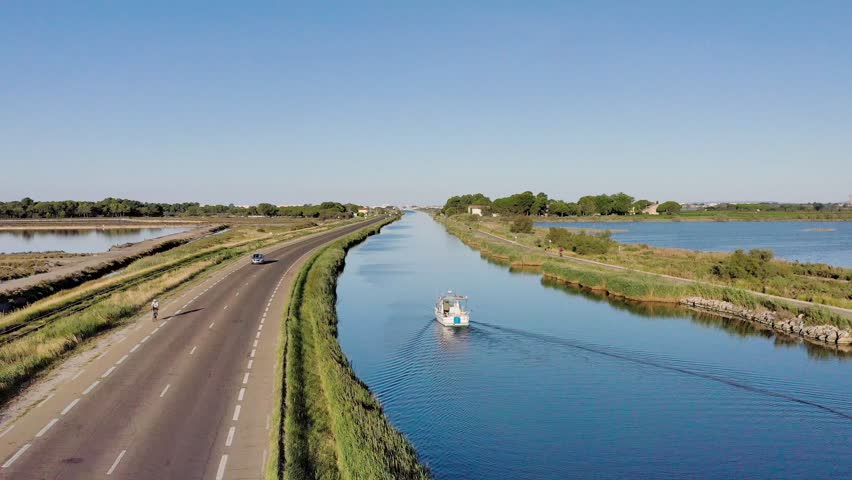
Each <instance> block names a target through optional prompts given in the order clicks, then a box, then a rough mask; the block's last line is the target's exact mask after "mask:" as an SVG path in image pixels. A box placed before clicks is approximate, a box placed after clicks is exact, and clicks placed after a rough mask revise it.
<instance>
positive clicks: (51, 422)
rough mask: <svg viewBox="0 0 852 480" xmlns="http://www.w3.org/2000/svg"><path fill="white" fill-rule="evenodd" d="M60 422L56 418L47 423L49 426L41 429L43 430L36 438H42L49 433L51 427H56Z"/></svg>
mask: <svg viewBox="0 0 852 480" xmlns="http://www.w3.org/2000/svg"><path fill="white" fill-rule="evenodd" d="M58 421H59V419H58V418H54V419H53V420H51V421H49V422H47V425H45V426H43V427H42V428H41V430H39V431H38V433H36V438H40V437H41V436H42V435H44V434H45V433H47V431H48V430H50V427H52V426H54V425H56V422H58Z"/></svg>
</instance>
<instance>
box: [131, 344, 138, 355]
mask: <svg viewBox="0 0 852 480" xmlns="http://www.w3.org/2000/svg"><path fill="white" fill-rule="evenodd" d="M140 346H141V344H139V343H137V344H136V345H133V348H131V349H130V353H133V352H135V351H136V349H138V348H139V347H140Z"/></svg>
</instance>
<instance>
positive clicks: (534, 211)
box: [530, 192, 547, 215]
mask: <svg viewBox="0 0 852 480" xmlns="http://www.w3.org/2000/svg"><path fill="white" fill-rule="evenodd" d="M545 213H547V194H546V193H544V192H539V194H538V195H536V196H535V201H534V202H533V204H532V207H531V208H530V215H544V214H545Z"/></svg>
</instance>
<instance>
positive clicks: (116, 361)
mask: <svg viewBox="0 0 852 480" xmlns="http://www.w3.org/2000/svg"><path fill="white" fill-rule="evenodd" d="M379 220H381V219H375V220H373V221H371V222H367V223H359V224H354V225H349V226H345V227H341V228H339V229H336V230H332V231H329V232H325V233H321V234H317V235H314V236H311V237H306V238H304V239H300V240H296V241H294V242H290V243H288V244H286V245H284V246H280V247H273V249H272V250H271V251H270V252H269V253H268V254H267V260H268V263H266V264H264V265H250V264H248V263H247V261H241V262H239V264H238V265H232V266H229V267H227V268H226V269H224V270H223V271H221V272H219V273H217V274H216V275H213V276H211V277H210V278H208V279H207V280H206V281H204V282H203V283H201V284H200V285H198V286H195V287H193V288H191V289H189V290H188V291H187V292H186V293H184V295H183V296H182V297H180V298H177V299H175V300H172V301H170V302H169V304H168V305H164V306H163V307H162V308H161V320H160V321H157V322H153V321H151V320H148V319H145V320H139V321H138V326H137V327H135V328H131V329H129V330H128V331H127V335H126V337H124V338H123V339H121V340H119V341H118V342H115V343H114V344H113V345H111V346H110V347H109V348H108V350H106V352H105V353H104V354H103V355H102V356H101V357H98V358H97V359H95V360H94V361H92V362H91V363H89V364H87V365H85V366H84V367H83V369H82V370H81V371H80V372H79V373H78V374H77V375H76V376H75V377H74V378H73V379H70V380H69V381H67V382H65V383H63V384H62V385H60V386H59V387H57V388H56V390H55V391H53V392H51V394H50V395H49V396H48V397H46V399H45V400H44V401H43V402H42V403H40V404H39V405H37V406H36V407H35V408H33V409H32V410H30V411H29V412H28V413H27V414H25V415H23V416H22V417H21V418H19V419H17V420H16V421H15V422H14V423H13V424H12V426H11V427H9V428H7V429H5V430H4V431H2V432H0V462H3V463H2V465H0V479H15V480H25V479H47V478H50V479H79V480H90V479H96V478H110V479H112V478H118V479H152V480H154V479H156V480H163V479H181V480H184V479H236V478H239V479H250V478H258V479H259V478H262V477H263V472H264V468H265V463H266V462H267V461H268V458H267V457H268V453H267V448H268V443H269V442H268V440H269V435H270V431H269V429H270V428H271V427H272V426H271V424H270V417H271V413H272V411H273V408H274V407H275V402H276V399H274V398H273V384H274V380H275V356H276V355H275V353H276V348H277V346H278V338H279V334H280V327H281V325H280V324H281V312H282V311H283V309H284V306H285V305H286V302H287V296H288V294H289V286H290V283H291V281H292V279H293V277H294V276H295V274H296V273H297V270H298V268H296V267H298V266H299V265H301V264H302V262H304V260H305V259H306V258H307V254H308V253H309V252H311V251H312V250H313V249H315V248H316V247H318V246H320V245H322V244H325V243H327V242H329V241H330V240H332V239H335V238H338V237H340V236H343V235H345V234H347V233H351V232H353V231H355V230H358V229H360V228H363V227H364V226H365V225H366V224H368V223H374V222H377V221H379Z"/></svg>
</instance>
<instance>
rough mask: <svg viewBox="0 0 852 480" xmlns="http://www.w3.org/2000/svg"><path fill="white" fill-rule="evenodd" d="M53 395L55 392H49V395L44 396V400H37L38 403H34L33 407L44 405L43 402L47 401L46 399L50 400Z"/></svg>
mask: <svg viewBox="0 0 852 480" xmlns="http://www.w3.org/2000/svg"><path fill="white" fill-rule="evenodd" d="M54 395H56V394H55V393H51V394H50V395H48V396H47V397H45V399H44V400H42V401H40V402H38V405H36V406H35V408H38V407H40V406H42V405H44V404H45V403H47V401H48V400H50V399H51V398H53V396H54Z"/></svg>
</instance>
